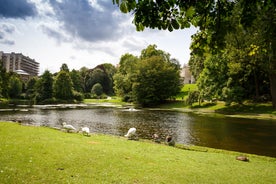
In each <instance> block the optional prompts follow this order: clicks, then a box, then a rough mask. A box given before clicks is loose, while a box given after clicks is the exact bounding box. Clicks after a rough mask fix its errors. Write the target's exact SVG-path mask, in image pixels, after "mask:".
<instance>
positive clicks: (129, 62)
mask: <svg viewBox="0 0 276 184" xmlns="http://www.w3.org/2000/svg"><path fill="white" fill-rule="evenodd" d="M138 61H139V59H138V57H136V56H134V55H132V54H124V55H123V56H121V59H120V63H119V68H118V70H117V72H116V74H115V75H114V90H115V93H116V94H117V95H118V96H121V97H122V98H123V101H130V102H131V101H133V95H132V84H133V83H134V79H135V75H136V71H137V65H138Z"/></svg>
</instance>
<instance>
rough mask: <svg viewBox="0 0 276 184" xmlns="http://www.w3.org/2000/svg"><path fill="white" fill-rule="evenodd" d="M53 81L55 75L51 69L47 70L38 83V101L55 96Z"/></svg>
mask: <svg viewBox="0 0 276 184" xmlns="http://www.w3.org/2000/svg"><path fill="white" fill-rule="evenodd" d="M53 83H54V79H53V75H52V74H51V73H50V71H49V70H46V71H45V72H44V73H43V74H42V76H41V77H40V78H39V80H38V81H37V83H36V92H37V95H36V100H37V101H38V102H41V101H44V100H46V99H51V98H52V97H53Z"/></svg>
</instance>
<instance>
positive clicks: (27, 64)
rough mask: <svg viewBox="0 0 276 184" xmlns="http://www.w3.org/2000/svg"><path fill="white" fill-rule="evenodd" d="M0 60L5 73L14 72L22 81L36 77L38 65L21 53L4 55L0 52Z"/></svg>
mask: <svg viewBox="0 0 276 184" xmlns="http://www.w3.org/2000/svg"><path fill="white" fill-rule="evenodd" d="M0 60H1V62H2V66H3V67H4V68H5V69H6V71H7V72H15V73H17V74H18V75H20V76H21V78H22V79H23V80H28V79H29V78H31V77H34V76H38V73H39V63H38V62H36V61H35V60H34V59H31V58H29V57H28V56H24V55H23V54H21V53H14V52H12V53H4V52H3V51H0Z"/></svg>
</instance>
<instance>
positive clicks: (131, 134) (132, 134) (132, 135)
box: [125, 128, 137, 140]
mask: <svg viewBox="0 0 276 184" xmlns="http://www.w3.org/2000/svg"><path fill="white" fill-rule="evenodd" d="M125 137H127V138H128V139H131V140H136V139H137V137H136V128H130V129H129V130H128V132H127V134H126V135H125Z"/></svg>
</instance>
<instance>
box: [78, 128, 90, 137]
mask: <svg viewBox="0 0 276 184" xmlns="http://www.w3.org/2000/svg"><path fill="white" fill-rule="evenodd" d="M80 131H81V132H82V134H83V135H85V136H89V133H90V129H89V128H88V127H81V128H80Z"/></svg>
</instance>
